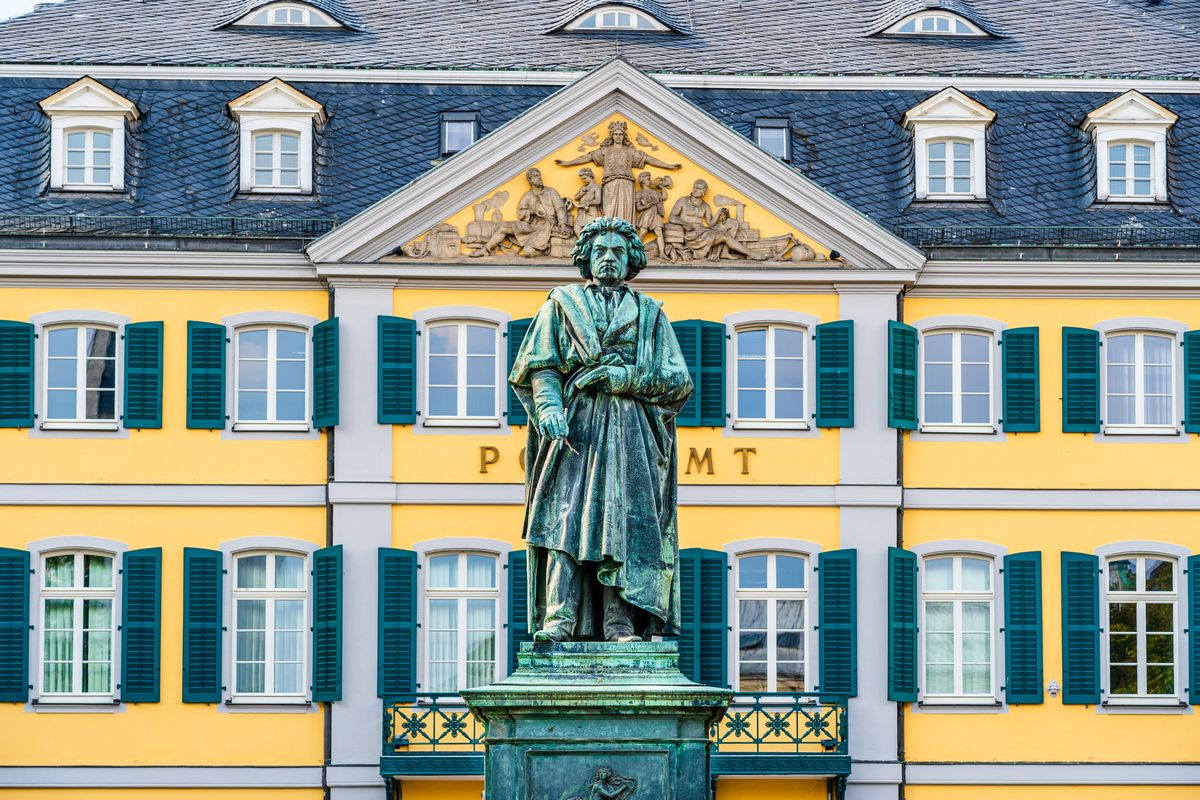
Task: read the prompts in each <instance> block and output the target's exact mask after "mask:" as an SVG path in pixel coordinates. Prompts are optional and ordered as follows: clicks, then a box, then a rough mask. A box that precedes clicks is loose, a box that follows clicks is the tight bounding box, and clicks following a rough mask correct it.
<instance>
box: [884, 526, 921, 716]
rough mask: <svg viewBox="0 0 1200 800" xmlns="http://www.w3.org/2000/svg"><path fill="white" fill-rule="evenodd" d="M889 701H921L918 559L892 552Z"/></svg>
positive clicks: (911, 554) (893, 550)
mask: <svg viewBox="0 0 1200 800" xmlns="http://www.w3.org/2000/svg"><path fill="white" fill-rule="evenodd" d="M888 699H889V700H897V701H900V702H909V703H914V702H916V700H917V556H916V554H914V553H911V552H909V551H908V550H901V549H900V548H898V547H889V548H888Z"/></svg>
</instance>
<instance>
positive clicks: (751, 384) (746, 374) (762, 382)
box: [738, 358, 767, 389]
mask: <svg viewBox="0 0 1200 800" xmlns="http://www.w3.org/2000/svg"><path fill="white" fill-rule="evenodd" d="M766 385H767V362H766V360H765V359H761V358H739V359H738V386H739V387H742V388H753V389H759V388H762V387H765V386H766Z"/></svg>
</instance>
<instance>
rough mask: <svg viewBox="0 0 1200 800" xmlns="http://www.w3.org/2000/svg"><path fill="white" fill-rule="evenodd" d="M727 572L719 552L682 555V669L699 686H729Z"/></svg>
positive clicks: (690, 549)
mask: <svg viewBox="0 0 1200 800" xmlns="http://www.w3.org/2000/svg"><path fill="white" fill-rule="evenodd" d="M728 571H729V570H728V567H727V565H726V559H725V553H723V552H721V551H719V550H705V549H702V548H698V547H688V548H685V549H683V550H680V551H679V578H680V580H679V594H680V633H679V669H680V671H681V672H683V674H684V675H685V676H687V677H688V678H689V679H690V680H693V681H695V682H696V683H705V684H708V685H710V686H719V687H722V688H724V687H725V686H726V685H727V682H726V677H725V643H726V640H727V638H728V630H729V623H728V611H727V603H726V594H727V591H728V577H727V575H728Z"/></svg>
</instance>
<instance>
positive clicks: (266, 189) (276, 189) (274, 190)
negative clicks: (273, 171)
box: [242, 186, 312, 197]
mask: <svg viewBox="0 0 1200 800" xmlns="http://www.w3.org/2000/svg"><path fill="white" fill-rule="evenodd" d="M242 192H243V193H244V194H254V195H272V194H286V195H288V196H289V197H295V196H296V195H310V196H311V195H312V192H311V191H309V190H307V189H291V188H287V187H283V186H262V187H259V186H250V187H247V188H245V189H242Z"/></svg>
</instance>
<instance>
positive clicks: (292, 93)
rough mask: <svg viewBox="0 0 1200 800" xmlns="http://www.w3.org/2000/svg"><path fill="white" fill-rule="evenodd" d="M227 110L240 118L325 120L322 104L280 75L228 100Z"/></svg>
mask: <svg viewBox="0 0 1200 800" xmlns="http://www.w3.org/2000/svg"><path fill="white" fill-rule="evenodd" d="M229 113H230V114H232V115H233V118H234V119H236V120H239V121H240V120H242V119H243V117H245V116H247V115H251V114H276V115H280V114H287V115H296V116H301V117H310V118H311V119H312V120H313V121H314V122H316V123H318V124H320V123H323V122H325V120H326V116H325V106H323V105H321V104H320V103H319V102H317V101H316V100H313V99H312V98H311V97H309V96H308V95H306V94H305V93H304V92H302V91H300V90H299V89H297V88H296V87H294V86H292V85H290V84H288V83H285V82H284V81H281V80H280V79H279V78H272V79H271V80H269V81H267V82H266V83H264V84H263V85H262V86H259V87H256V88H254V89H251V90H250V91H248V92H246V93H245V94H243V95H241V96H239V97H236V98H234V99H233V100H230V101H229Z"/></svg>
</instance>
